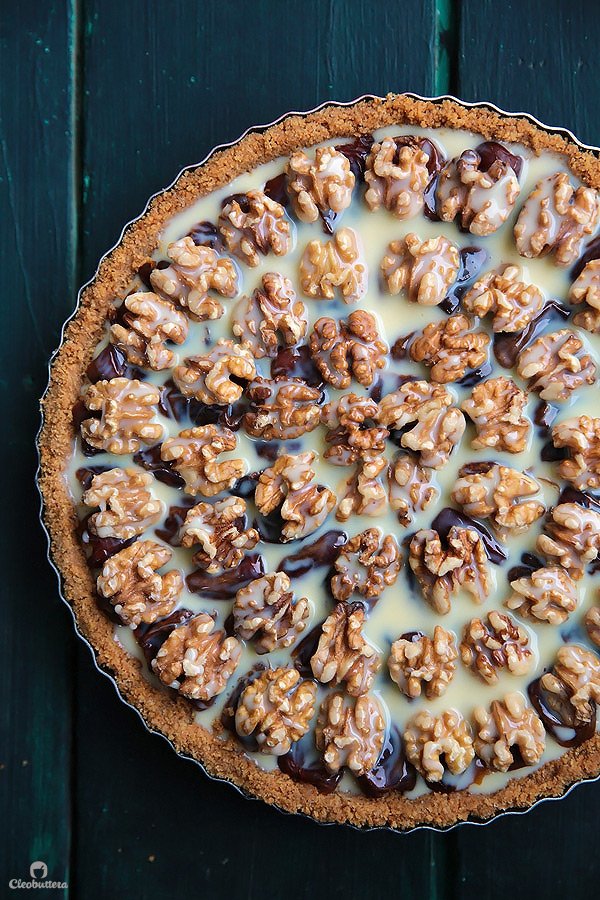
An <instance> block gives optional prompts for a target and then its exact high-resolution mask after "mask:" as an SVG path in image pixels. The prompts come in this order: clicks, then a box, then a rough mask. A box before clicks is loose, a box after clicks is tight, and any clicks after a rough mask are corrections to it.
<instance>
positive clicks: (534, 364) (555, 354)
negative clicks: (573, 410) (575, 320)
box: [517, 329, 596, 401]
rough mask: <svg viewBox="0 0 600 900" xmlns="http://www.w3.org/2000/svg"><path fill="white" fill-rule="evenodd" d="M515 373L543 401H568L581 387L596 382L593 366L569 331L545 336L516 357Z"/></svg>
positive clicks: (581, 343)
mask: <svg viewBox="0 0 600 900" xmlns="http://www.w3.org/2000/svg"><path fill="white" fill-rule="evenodd" d="M517 372H518V373H519V375H520V376H521V378H523V379H525V380H527V379H529V390H530V391H537V393H538V394H539V395H540V397H541V398H542V400H554V401H557V400H568V399H569V397H570V396H571V394H572V392H573V391H575V390H577V388H579V387H581V385H583V384H593V383H594V381H595V380H596V378H595V375H596V366H595V365H594V363H593V361H592V358H591V356H587V355H584V352H583V342H582V341H581V340H580V338H578V337H577V335H575V334H573V332H572V331H569V330H568V329H563V330H562V331H555V332H553V333H552V334H545V335H543V336H542V337H540V338H538V339H537V341H534V342H533V344H531V345H530V346H529V347H527V348H526V349H525V350H523V352H522V353H521V355H520V356H519V362H518V366H517Z"/></svg>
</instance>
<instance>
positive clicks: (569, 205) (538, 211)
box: [514, 172, 600, 268]
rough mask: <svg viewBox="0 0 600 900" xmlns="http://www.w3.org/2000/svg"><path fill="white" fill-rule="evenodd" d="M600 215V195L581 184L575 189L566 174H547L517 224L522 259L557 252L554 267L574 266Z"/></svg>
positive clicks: (536, 187) (528, 199)
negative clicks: (599, 214) (585, 238)
mask: <svg viewBox="0 0 600 900" xmlns="http://www.w3.org/2000/svg"><path fill="white" fill-rule="evenodd" d="M599 212H600V198H599V197H598V193H597V192H596V191H595V190H594V189H593V188H590V187H585V186H584V185H580V186H579V187H578V188H577V190H573V185H572V184H571V183H570V181H569V176H568V175H566V174H565V173H564V172H557V173H556V174H555V175H547V176H546V177H545V178H542V179H541V180H540V181H538V183H537V184H536V186H535V188H534V190H533V191H532V192H531V193H530V195H529V197H528V198H527V200H526V201H525V203H524V204H523V208H522V209H521V212H520V213H519V218H518V219H517V221H516V223H515V228H514V233H515V243H516V245H517V250H518V251H519V253H520V254H521V256H526V257H529V258H531V257H535V256H544V255H545V254H546V253H554V265H556V266H561V267H563V268H564V267H565V266H570V265H571V263H573V262H575V260H576V259H577V257H578V256H579V253H580V251H581V244H582V242H583V239H584V237H585V236H586V235H588V234H592V233H593V232H594V231H595V228H596V224H597V222H598V213H599Z"/></svg>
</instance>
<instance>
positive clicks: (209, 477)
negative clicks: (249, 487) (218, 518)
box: [160, 425, 247, 497]
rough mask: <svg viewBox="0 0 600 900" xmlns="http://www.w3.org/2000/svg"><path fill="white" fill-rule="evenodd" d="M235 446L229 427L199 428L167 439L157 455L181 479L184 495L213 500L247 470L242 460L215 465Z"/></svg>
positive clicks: (181, 432) (207, 426) (206, 426)
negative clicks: (170, 466)
mask: <svg viewBox="0 0 600 900" xmlns="http://www.w3.org/2000/svg"><path fill="white" fill-rule="evenodd" d="M236 445H237V438H236V436H235V434H234V432H233V431H230V430H229V428H223V427H222V426H219V425H199V426H197V427H196V428H186V429H185V430H184V431H180V432H179V434H178V435H177V437H171V438H167V439H166V441H163V444H162V447H161V451H160V454H161V457H162V459H164V460H166V461H167V462H172V463H173V468H174V469H176V471H177V472H179V474H180V475H181V477H182V478H183V479H184V481H185V492H186V494H193V495H196V494H202V495H203V496H204V497H214V496H215V494H220V493H221V491H226V490H229V488H232V487H233V486H234V484H235V483H236V481H237V480H238V479H239V478H241V477H242V475H244V474H245V473H246V471H247V464H246V462H245V461H244V460H243V459H227V460H222V461H221V462H219V456H220V455H221V454H222V453H227V452H229V451H231V450H235V448H236Z"/></svg>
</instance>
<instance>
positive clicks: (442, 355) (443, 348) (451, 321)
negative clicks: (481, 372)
mask: <svg viewBox="0 0 600 900" xmlns="http://www.w3.org/2000/svg"><path fill="white" fill-rule="evenodd" d="M489 342H490V339H489V336H488V335H487V334H485V332H483V331H474V330H473V322H472V321H471V319H469V317H468V316H465V315H463V314H462V313H460V314H459V315H457V316H449V318H448V319H446V320H445V321H444V322H430V323H429V325H426V326H425V328H424V329H423V332H422V334H421V335H420V336H419V337H416V338H415V339H414V341H412V343H411V345H410V350H409V353H410V356H411V359H414V361H415V362H422V363H425V365H426V366H431V380H432V381H437V382H439V383H440V384H445V383H446V382H449V381H458V380H459V378H462V377H463V375H464V374H465V372H466V371H467V369H476V368H477V366H480V365H481V364H482V363H484V362H485V360H486V359H487V346H488V344H489Z"/></svg>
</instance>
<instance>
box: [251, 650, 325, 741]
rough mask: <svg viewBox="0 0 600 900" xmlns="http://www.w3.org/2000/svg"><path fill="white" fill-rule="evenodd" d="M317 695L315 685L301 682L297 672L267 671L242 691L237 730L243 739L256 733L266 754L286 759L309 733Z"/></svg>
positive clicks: (293, 670)
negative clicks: (284, 755) (293, 746)
mask: <svg viewBox="0 0 600 900" xmlns="http://www.w3.org/2000/svg"><path fill="white" fill-rule="evenodd" d="M316 696H317V686H316V685H315V683H314V682H312V681H301V680H300V674H299V672H297V670H296V669H287V668H278V669H267V671H266V672H263V674H262V675H260V676H259V677H258V678H255V679H254V681H252V682H251V683H250V684H249V685H248V686H247V687H246V688H245V689H244V691H243V692H242V695H241V697H240V702H239V704H238V708H237V710H236V713H235V729H236V731H237V733H238V734H239V735H241V736H242V737H248V736H249V735H251V734H252V733H254V736H255V738H256V742H257V744H258V748H259V750H262V752H263V753H270V754H271V755H272V756H283V754H284V753H288V752H289V749H290V747H291V746H292V744H293V743H294V742H295V741H299V740H300V738H301V737H303V735H305V734H306V732H307V731H308V728H309V723H310V720H311V719H312V717H313V715H314V710H315V698H316Z"/></svg>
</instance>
